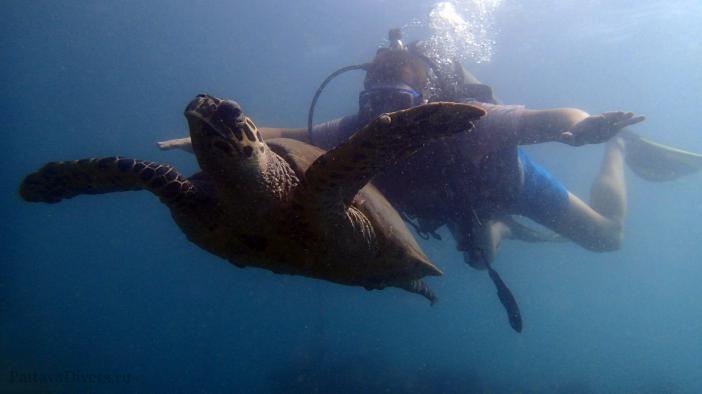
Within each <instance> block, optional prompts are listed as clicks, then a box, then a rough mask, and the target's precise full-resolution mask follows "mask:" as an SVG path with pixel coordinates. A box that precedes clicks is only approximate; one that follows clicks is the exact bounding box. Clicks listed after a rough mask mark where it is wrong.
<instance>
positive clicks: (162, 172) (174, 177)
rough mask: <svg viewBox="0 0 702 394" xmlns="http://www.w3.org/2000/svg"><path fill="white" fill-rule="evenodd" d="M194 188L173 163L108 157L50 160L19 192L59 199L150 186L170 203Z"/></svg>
mask: <svg viewBox="0 0 702 394" xmlns="http://www.w3.org/2000/svg"><path fill="white" fill-rule="evenodd" d="M192 189H193V184H192V183H191V182H190V181H188V180H187V179H186V178H184V177H183V176H182V175H181V174H180V173H179V172H178V171H177V170H175V169H174V168H173V167H171V166H168V165H165V164H158V163H154V162H150V161H143V160H134V159H125V158H121V157H106V158H102V159H83V160H76V161H60V162H52V163H48V164H46V165H44V166H43V167H42V168H40V169H39V171H37V172H34V173H32V174H29V175H27V177H25V178H24V180H23V181H22V184H21V185H20V190H19V193H20V196H21V197H22V198H23V199H24V200H25V201H30V202H45V203H57V202H59V201H61V200H63V199H67V198H72V197H75V196H78V195H80V194H104V193H112V192H122V191H135V190H149V191H150V192H152V193H154V194H155V195H157V196H158V197H159V199H160V200H161V201H162V202H164V203H171V202H173V201H174V200H176V199H178V198H179V197H180V196H182V195H183V194H184V193H187V192H189V191H191V190H192Z"/></svg>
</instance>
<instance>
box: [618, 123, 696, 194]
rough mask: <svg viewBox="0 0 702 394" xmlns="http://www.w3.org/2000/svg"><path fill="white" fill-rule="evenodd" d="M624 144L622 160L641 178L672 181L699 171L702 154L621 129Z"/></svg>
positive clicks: (654, 180)
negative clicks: (624, 150) (623, 158)
mask: <svg viewBox="0 0 702 394" xmlns="http://www.w3.org/2000/svg"><path fill="white" fill-rule="evenodd" d="M621 136H622V137H623V139H624V143H625V146H626V155H625V156H624V157H625V160H626V164H627V165H628V166H629V168H630V169H631V170H632V171H633V172H634V173H635V174H636V175H638V176H640V177H641V178H644V179H646V180H649V181H653V182H665V181H672V180H675V179H678V178H680V177H683V176H685V175H690V174H694V173H696V172H699V171H700V170H702V155H700V154H697V153H693V152H687V151H684V150H682V149H677V148H673V147H671V146H666V145H663V144H659V143H657V142H653V141H651V140H647V139H645V138H642V137H639V136H638V135H636V134H634V133H633V132H631V131H626V132H622V133H621Z"/></svg>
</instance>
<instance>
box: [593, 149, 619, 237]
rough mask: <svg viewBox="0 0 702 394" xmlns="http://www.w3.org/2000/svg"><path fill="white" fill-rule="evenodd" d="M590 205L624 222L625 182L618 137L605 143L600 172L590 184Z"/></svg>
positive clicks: (614, 219) (610, 217)
mask: <svg viewBox="0 0 702 394" xmlns="http://www.w3.org/2000/svg"><path fill="white" fill-rule="evenodd" d="M590 206H591V207H592V209H594V210H595V211H597V212H598V213H599V214H600V215H602V216H604V217H606V218H607V219H609V220H613V221H616V222H619V224H620V225H623V223H624V216H625V215H626V184H625V182H624V141H623V140H622V139H621V138H620V137H615V138H612V139H611V140H610V141H609V142H608V143H607V151H606V152H605V157H604V160H603V161H602V167H601V168H600V173H599V175H598V176H597V178H596V179H595V182H593V184H592V189H591V191H590Z"/></svg>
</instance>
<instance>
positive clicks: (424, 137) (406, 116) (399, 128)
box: [305, 103, 485, 205]
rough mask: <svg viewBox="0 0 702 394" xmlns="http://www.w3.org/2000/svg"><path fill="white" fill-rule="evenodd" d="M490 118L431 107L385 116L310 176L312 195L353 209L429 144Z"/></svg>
mask: <svg viewBox="0 0 702 394" xmlns="http://www.w3.org/2000/svg"><path fill="white" fill-rule="evenodd" d="M483 115H485V111H484V110H483V109H481V108H479V107H477V106H473V105H469V104H458V103H431V104H425V105H420V106H417V107H414V108H410V109H406V110H402V111H397V112H392V113H388V114H383V115H381V116H379V117H378V118H377V119H375V120H374V121H372V122H370V123H369V124H368V125H366V126H365V127H364V128H363V129H361V130H360V131H358V132H357V133H356V134H354V135H353V136H351V138H350V139H349V140H348V141H346V142H345V143H343V144H341V145H339V146H338V147H336V148H335V149H333V150H331V151H329V152H327V153H326V154H324V155H323V156H321V157H320V158H318V159H317V160H316V161H315V162H314V163H313V164H312V165H311V166H310V168H309V169H308V170H307V172H306V174H305V178H306V181H307V190H308V191H310V192H312V194H313V195H316V196H318V197H319V198H318V199H317V201H320V202H322V203H323V205H333V204H339V203H344V204H347V205H348V204H349V203H350V202H351V200H352V199H353V197H354V196H355V195H356V193H357V192H358V191H359V190H360V189H361V188H362V187H363V186H365V185H366V183H368V182H369V181H370V180H371V178H372V177H373V176H375V175H376V174H377V173H379V172H380V171H382V170H384V169H385V168H387V167H389V166H391V165H393V164H395V163H397V162H399V161H401V160H404V159H407V158H408V157H410V156H411V155H412V154H414V153H415V152H416V151H417V150H419V149H420V148H421V147H423V146H424V145H426V144H427V143H428V142H430V141H432V140H434V139H438V138H441V137H446V136H450V135H453V134H457V133H460V132H466V131H469V130H470V129H471V128H472V127H473V123H472V122H473V121H475V120H477V119H478V118H480V117H481V116H483Z"/></svg>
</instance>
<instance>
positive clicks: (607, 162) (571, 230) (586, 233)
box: [549, 138, 626, 252]
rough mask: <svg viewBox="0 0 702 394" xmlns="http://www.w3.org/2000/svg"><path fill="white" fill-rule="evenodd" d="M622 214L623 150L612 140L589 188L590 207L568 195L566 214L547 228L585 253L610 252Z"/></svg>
mask: <svg viewBox="0 0 702 394" xmlns="http://www.w3.org/2000/svg"><path fill="white" fill-rule="evenodd" d="M625 215H626V186H625V182H624V147H623V142H622V140H621V139H620V138H615V139H613V140H612V141H610V142H609V143H608V145H607V151H606V153H605V157H604V160H603V162H602V167H601V169H600V173H599V174H598V176H597V179H595V182H594V183H593V185H592V190H591V195H590V205H587V204H586V203H585V202H583V201H582V200H581V199H579V198H578V197H577V196H575V195H574V194H572V193H570V192H569V193H568V207H567V208H566V211H565V212H564V214H563V215H562V216H561V218H560V220H558V222H557V223H554V224H552V225H550V226H549V227H552V228H553V230H555V231H556V232H558V233H559V234H561V235H564V236H566V237H568V238H570V239H571V240H573V241H575V242H576V243H578V244H579V245H581V246H583V247H585V248H587V249H589V250H593V251H601V252H604V251H612V250H617V249H619V248H620V246H621V242H622V238H623V227H624V217H625Z"/></svg>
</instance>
